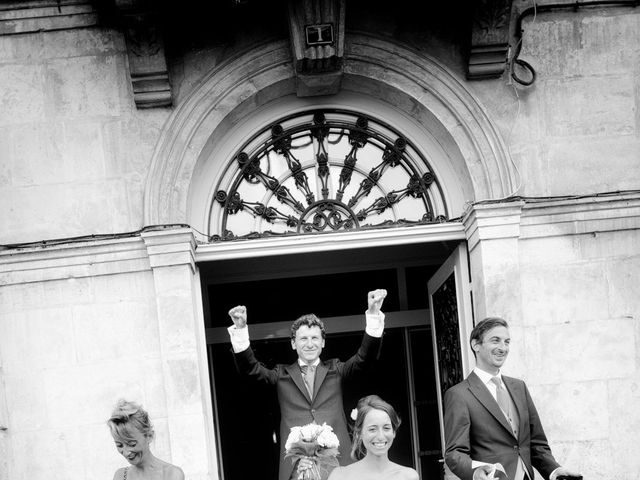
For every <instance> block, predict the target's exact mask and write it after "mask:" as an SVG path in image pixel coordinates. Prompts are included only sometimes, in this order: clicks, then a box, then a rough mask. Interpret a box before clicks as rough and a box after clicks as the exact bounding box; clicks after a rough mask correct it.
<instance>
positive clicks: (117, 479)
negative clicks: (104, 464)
mask: <svg viewBox="0 0 640 480" xmlns="http://www.w3.org/2000/svg"><path fill="white" fill-rule="evenodd" d="M126 468H127V467H122V468H119V469H117V470H116V473H114V474H113V480H122V479H123V478H124V471H125V469H126Z"/></svg>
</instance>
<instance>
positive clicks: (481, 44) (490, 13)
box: [467, 0, 513, 80]
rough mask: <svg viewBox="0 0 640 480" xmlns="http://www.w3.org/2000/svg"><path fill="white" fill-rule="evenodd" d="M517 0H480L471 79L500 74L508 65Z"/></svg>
mask: <svg viewBox="0 0 640 480" xmlns="http://www.w3.org/2000/svg"><path fill="white" fill-rule="evenodd" d="M512 1H513V0H477V1H476V2H475V10H474V16H473V27H472V28H473V30H472V32H471V51H470V54H469V66H468V72H467V78H468V79H469V80H474V79H481V78H493V77H500V76H501V75H502V74H503V73H504V71H505V68H506V66H507V59H508V57H507V55H508V51H509V28H510V25H511V4H512Z"/></svg>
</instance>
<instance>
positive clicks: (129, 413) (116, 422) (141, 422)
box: [107, 400, 154, 440]
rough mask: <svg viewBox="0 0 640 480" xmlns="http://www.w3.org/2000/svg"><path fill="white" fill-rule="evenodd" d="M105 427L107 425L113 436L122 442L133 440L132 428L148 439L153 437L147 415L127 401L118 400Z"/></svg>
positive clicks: (143, 410) (135, 404)
mask: <svg viewBox="0 0 640 480" xmlns="http://www.w3.org/2000/svg"><path fill="white" fill-rule="evenodd" d="M107 425H109V428H110V429H111V433H112V434H113V436H114V437H118V438H121V439H122V440H133V436H132V434H131V429H132V428H135V429H136V430H138V431H139V432H140V433H142V434H143V435H144V436H145V437H147V438H149V439H151V438H153V436H154V431H153V425H152V424H151V420H149V414H148V413H147V412H146V410H145V409H143V408H142V406H140V405H138V404H137V403H134V402H129V401H127V400H118V403H117V404H116V406H115V408H114V409H113V413H112V414H111V418H110V419H109V420H108V421H107Z"/></svg>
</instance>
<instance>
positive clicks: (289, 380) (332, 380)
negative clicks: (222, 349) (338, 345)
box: [235, 333, 382, 480]
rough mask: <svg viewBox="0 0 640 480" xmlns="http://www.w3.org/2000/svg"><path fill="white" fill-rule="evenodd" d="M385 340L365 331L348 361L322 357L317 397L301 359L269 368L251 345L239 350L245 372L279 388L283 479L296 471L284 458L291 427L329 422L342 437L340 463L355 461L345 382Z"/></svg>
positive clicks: (237, 355) (242, 368)
mask: <svg viewBox="0 0 640 480" xmlns="http://www.w3.org/2000/svg"><path fill="white" fill-rule="evenodd" d="M381 340H382V339H381V338H375V337H372V336H370V335H368V334H366V333H365V335H364V338H363V339H362V344H361V345H360V348H359V349H358V352H357V353H356V354H355V355H354V356H352V357H351V358H350V359H349V360H347V361H346V362H341V361H340V360H338V359H335V358H334V359H331V360H327V361H321V362H320V363H319V364H318V367H317V368H316V374H315V381H314V388H313V390H314V395H313V399H311V398H309V393H308V392H307V389H306V387H305V383H304V380H303V379H302V373H301V371H300V366H299V365H298V362H297V361H296V362H295V363H293V364H291V365H276V367H275V368H273V369H268V368H266V367H265V366H264V365H262V364H261V363H260V362H258V360H257V359H256V357H255V355H254V354H253V351H252V350H251V347H249V348H248V349H246V350H244V351H242V352H240V353H236V354H235V359H236V364H237V366H238V370H239V371H240V372H241V373H244V374H246V375H250V376H251V377H253V378H255V379H256V380H258V381H261V382H266V383H269V384H272V385H275V386H276V388H277V392H278V402H279V403H280V413H281V421H280V474H279V480H288V479H289V478H290V476H291V472H292V471H293V465H292V463H291V460H290V459H286V460H285V458H284V444H285V441H286V439H287V437H288V436H289V431H290V429H291V427H294V426H302V425H306V424H308V423H311V422H313V421H315V422H316V423H318V424H320V425H322V424H323V423H324V422H326V423H327V424H328V425H331V427H333V431H334V433H335V434H336V435H337V436H338V439H339V440H340V456H339V458H338V460H339V461H340V465H347V464H349V463H351V459H350V457H349V453H350V451H351V440H350V438H349V432H348V431H347V420H346V418H345V414H344V407H343V404H342V382H343V381H344V380H345V379H347V378H349V377H350V376H352V375H354V374H355V373H357V372H359V371H360V370H361V369H362V368H363V367H364V366H365V364H366V363H367V362H369V361H371V360H373V359H374V358H375V357H377V355H378V353H379V349H380V345H381Z"/></svg>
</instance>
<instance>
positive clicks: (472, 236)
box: [462, 200, 524, 252]
mask: <svg viewBox="0 0 640 480" xmlns="http://www.w3.org/2000/svg"><path fill="white" fill-rule="evenodd" d="M523 205H524V202H523V201H522V200H520V201H517V202H506V203H489V204H477V205H474V206H473V207H472V208H471V209H470V210H469V211H468V212H467V214H466V215H465V217H464V219H463V220H462V223H463V224H464V227H465V232H466V234H467V242H468V245H469V252H471V251H472V250H473V249H474V248H475V247H476V246H477V245H478V244H479V243H480V242H481V241H483V240H496V239H504V238H518V237H519V236H520V216H521V215H522V207H523Z"/></svg>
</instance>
